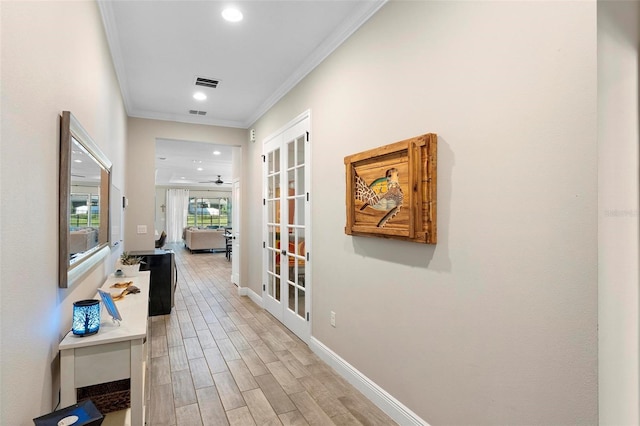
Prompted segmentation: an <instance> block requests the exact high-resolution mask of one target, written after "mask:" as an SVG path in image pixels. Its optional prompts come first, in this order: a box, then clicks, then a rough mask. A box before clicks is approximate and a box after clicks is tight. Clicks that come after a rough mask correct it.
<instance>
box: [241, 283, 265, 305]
mask: <svg viewBox="0 0 640 426" xmlns="http://www.w3.org/2000/svg"><path fill="white" fill-rule="evenodd" d="M238 296H249V299H251V300H253V303H255V304H256V305H258V306H260V307H262V296H259V295H258V293H256V292H255V291H253V290H251V289H250V288H249V287H238Z"/></svg>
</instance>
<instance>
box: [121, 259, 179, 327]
mask: <svg viewBox="0 0 640 426" xmlns="http://www.w3.org/2000/svg"><path fill="white" fill-rule="evenodd" d="M130 254H132V255H134V256H140V257H142V258H143V261H144V263H143V264H141V265H140V270H141V271H151V283H150V288H149V316H156V315H167V314H170V313H171V308H172V307H173V305H174V293H175V291H176V281H177V279H178V270H177V269H176V262H175V254H174V252H173V250H163V249H156V250H146V251H134V252H131V253H130Z"/></svg>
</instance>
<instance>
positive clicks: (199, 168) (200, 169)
mask: <svg viewBox="0 0 640 426" xmlns="http://www.w3.org/2000/svg"><path fill="white" fill-rule="evenodd" d="M196 170H197V171H199V172H201V171H203V170H204V169H203V168H202V167H198V168H197V169H196Z"/></svg>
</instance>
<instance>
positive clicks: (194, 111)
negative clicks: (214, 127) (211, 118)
mask: <svg viewBox="0 0 640 426" xmlns="http://www.w3.org/2000/svg"><path fill="white" fill-rule="evenodd" d="M189 114H193V115H207V111H198V110H197V109H190V110H189Z"/></svg>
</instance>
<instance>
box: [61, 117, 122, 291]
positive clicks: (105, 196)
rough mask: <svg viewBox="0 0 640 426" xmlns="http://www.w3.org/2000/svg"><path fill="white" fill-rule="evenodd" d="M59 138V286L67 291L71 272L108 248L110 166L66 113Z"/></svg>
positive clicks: (76, 122)
mask: <svg viewBox="0 0 640 426" xmlns="http://www.w3.org/2000/svg"><path fill="white" fill-rule="evenodd" d="M60 135H61V138H60V228H59V229H60V246H59V247H60V255H59V256H60V266H59V268H60V272H59V285H60V287H67V286H68V285H70V279H69V277H70V274H71V273H72V271H73V270H74V269H76V270H80V269H81V266H80V265H81V264H83V265H84V266H85V267H90V266H91V263H92V262H91V259H92V257H93V258H94V259H93V261H94V262H97V260H96V258H98V256H95V255H97V254H98V252H100V251H101V249H102V248H104V247H106V246H108V243H109V187H110V172H111V162H110V161H109V160H108V159H107V158H106V157H105V155H104V154H103V153H102V151H100V149H99V148H98V147H97V145H95V143H94V142H93V141H92V140H91V138H90V137H89V135H88V134H87V132H86V131H85V130H84V129H83V128H82V126H81V125H80V123H79V122H78V121H77V120H76V119H75V117H74V116H73V115H72V114H71V113H70V112H68V111H65V112H63V114H62V120H61V129H60ZM98 260H99V259H98Z"/></svg>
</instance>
